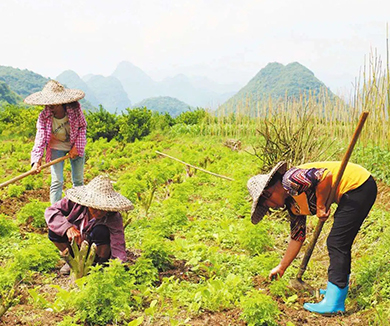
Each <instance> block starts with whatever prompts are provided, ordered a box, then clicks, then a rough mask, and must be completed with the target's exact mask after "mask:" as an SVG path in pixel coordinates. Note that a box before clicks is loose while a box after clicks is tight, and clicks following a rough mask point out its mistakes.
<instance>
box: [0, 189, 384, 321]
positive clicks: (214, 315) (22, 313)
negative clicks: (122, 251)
mask: <svg viewBox="0 0 390 326" xmlns="http://www.w3.org/2000/svg"><path fill="white" fill-rule="evenodd" d="M378 190H379V191H378V197H377V201H376V205H380V206H382V207H383V208H384V209H386V210H390V187H389V186H387V185H386V184H384V183H382V182H378ZM32 198H35V199H39V200H40V201H49V189H48V188H44V189H39V190H32V191H26V192H25V193H24V194H23V195H22V196H20V197H19V198H6V199H2V200H0V213H4V214H7V215H9V216H15V215H16V213H17V212H18V211H19V210H20V208H21V207H23V206H24V205H25V204H26V203H27V202H29V200H30V199H32ZM138 256H139V253H137V252H132V251H128V258H129V262H134V261H135V260H136V259H137V258H138ZM60 268H61V265H59V266H58V267H57V268H56V269H55V270H54V271H53V272H54V274H55V277H54V278H53V280H52V282H51V284H54V285H60V286H61V287H63V288H67V287H68V286H69V278H68V277H65V276H62V275H60V274H59V269H60ZM172 275H173V276H175V277H177V278H179V279H182V280H191V281H196V278H197V276H196V275H194V274H192V273H191V271H190V270H189V269H188V266H186V265H185V262H183V261H174V263H173V265H172V268H171V269H169V270H167V271H165V272H163V273H160V281H161V280H162V278H163V277H169V276H172ZM267 282H268V281H267V280H264V279H259V278H257V279H256V278H255V280H254V283H255V286H256V288H258V289H260V288H261V289H265V290H266V288H267ZM38 285H39V286H42V287H41V289H40V291H41V293H45V294H46V295H47V299H50V298H53V297H54V295H55V291H56V290H55V289H53V288H52V287H50V286H48V285H47V282H45V280H43V278H42V277H41V276H39V275H38V276H37V278H36V279H35V280H34V282H33V283H31V284H27V285H26V286H25V287H23V288H22V289H21V290H20V292H19V293H18V295H19V296H20V299H19V300H20V302H19V303H18V304H17V305H15V306H13V307H11V308H10V309H9V310H8V311H7V312H6V313H5V315H4V316H2V318H1V320H0V326H16V325H28V326H30V325H37V326H38V325H39V326H53V325H56V324H57V323H58V322H60V321H62V319H63V317H64V315H65V314H63V313H54V312H51V311H47V310H44V309H38V308H35V307H34V306H33V305H32V304H31V303H30V302H29V294H28V292H27V288H34V287H36V286H38ZM266 291H267V290H266ZM315 300H316V299H315V298H313V297H311V296H310V295H309V294H306V293H302V292H301V293H298V299H297V301H296V302H295V303H293V304H289V305H287V304H286V303H285V302H284V301H283V300H282V299H277V300H276V302H277V304H278V306H279V309H280V311H281V315H280V318H279V325H282V326H286V325H287V324H288V322H290V323H293V325H295V326H301V325H313V326H337V325H340V326H341V325H343V326H356V325H361V326H363V325H364V326H365V325H368V324H369V322H368V315H367V313H365V312H361V311H358V310H357V309H355V308H354V307H349V306H348V302H347V312H346V313H345V314H343V315H337V316H333V317H325V316H321V315H318V314H314V313H310V312H308V311H306V310H304V309H303V308H302V305H303V303H304V302H314V301H315ZM184 319H185V318H184V317H183V320H184ZM144 324H145V323H144ZM165 324H166V321H165V322H164V321H162V320H156V321H155V322H153V323H152V324H150V323H148V324H147V325H165ZM145 325H146V324H145ZM187 325H192V326H201V325H210V326H214V325H216V326H228V325H232V326H242V325H246V323H245V322H244V321H242V320H241V319H240V311H239V310H238V309H231V310H225V311H221V312H208V311H205V312H203V313H201V314H200V315H198V316H196V317H193V318H191V319H190V320H189V321H188V322H187Z"/></svg>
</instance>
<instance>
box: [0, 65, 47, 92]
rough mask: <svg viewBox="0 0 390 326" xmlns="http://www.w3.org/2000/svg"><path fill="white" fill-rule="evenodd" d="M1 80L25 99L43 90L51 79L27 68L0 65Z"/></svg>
mask: <svg viewBox="0 0 390 326" xmlns="http://www.w3.org/2000/svg"><path fill="white" fill-rule="evenodd" d="M0 81H3V82H5V83H7V84H8V86H9V88H10V89H11V90H12V91H14V92H15V93H16V94H19V95H20V96H21V97H22V98H23V99H24V98H26V97H27V96H28V95H30V94H32V93H35V92H39V91H41V90H42V88H43V86H45V84H46V83H47V82H48V81H49V79H48V78H45V77H43V76H41V75H38V74H36V73H35V72H32V71H30V70H27V69H24V70H21V69H19V68H13V67H6V66H0Z"/></svg>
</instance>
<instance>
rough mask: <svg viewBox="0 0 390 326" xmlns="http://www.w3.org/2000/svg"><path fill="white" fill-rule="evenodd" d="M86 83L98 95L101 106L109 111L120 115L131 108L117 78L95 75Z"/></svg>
mask: <svg viewBox="0 0 390 326" xmlns="http://www.w3.org/2000/svg"><path fill="white" fill-rule="evenodd" d="M85 83H86V84H87V86H88V87H89V88H90V89H91V90H92V92H93V93H94V94H95V95H96V97H97V99H98V102H99V104H101V105H103V107H104V108H105V109H106V110H107V111H109V112H111V113H114V112H116V113H120V112H121V111H123V110H124V109H126V108H128V107H130V106H131V102H130V100H129V98H128V96H127V94H126V92H125V90H124V89H123V86H122V84H121V82H120V81H119V80H118V79H117V78H115V77H112V76H109V77H104V76H101V75H93V76H89V78H88V79H87V80H86V81H85Z"/></svg>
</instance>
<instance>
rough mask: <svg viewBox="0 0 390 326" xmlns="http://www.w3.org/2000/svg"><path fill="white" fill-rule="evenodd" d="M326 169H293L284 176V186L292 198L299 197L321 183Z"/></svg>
mask: <svg viewBox="0 0 390 326" xmlns="http://www.w3.org/2000/svg"><path fill="white" fill-rule="evenodd" d="M325 170H326V169H316V168H311V169H299V168H291V169H289V170H288V171H287V172H286V173H285V174H284V176H283V180H282V184H283V187H284V188H285V189H286V190H287V192H288V193H289V195H290V196H298V195H299V194H301V193H302V192H305V191H307V190H308V189H310V188H314V187H316V186H317V184H318V183H319V182H320V181H321V178H322V176H323V175H324V172H325Z"/></svg>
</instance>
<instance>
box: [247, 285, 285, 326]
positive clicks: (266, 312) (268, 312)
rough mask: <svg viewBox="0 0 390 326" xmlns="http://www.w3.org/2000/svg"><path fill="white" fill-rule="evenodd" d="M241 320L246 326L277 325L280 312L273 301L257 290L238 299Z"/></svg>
mask: <svg viewBox="0 0 390 326" xmlns="http://www.w3.org/2000/svg"><path fill="white" fill-rule="evenodd" d="M240 308H241V309H242V313H241V318H242V319H243V320H245V321H246V322H247V323H248V326H272V325H277V324H278V323H277V322H276V319H277V318H278V316H279V314H280V311H279V309H278V306H277V304H276V303H275V302H274V300H273V299H272V298H271V297H269V296H267V295H266V294H263V293H261V292H259V291H257V290H252V291H250V292H248V293H247V294H246V295H245V296H243V297H241V299H240Z"/></svg>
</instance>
